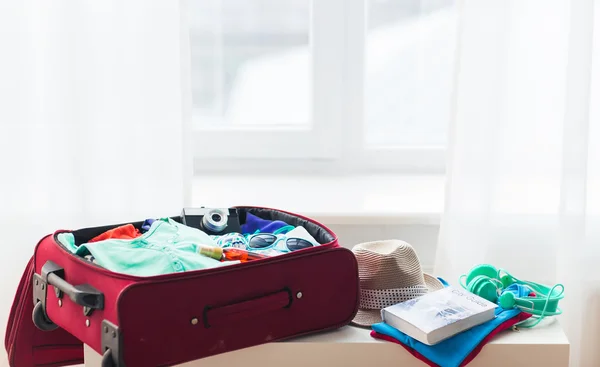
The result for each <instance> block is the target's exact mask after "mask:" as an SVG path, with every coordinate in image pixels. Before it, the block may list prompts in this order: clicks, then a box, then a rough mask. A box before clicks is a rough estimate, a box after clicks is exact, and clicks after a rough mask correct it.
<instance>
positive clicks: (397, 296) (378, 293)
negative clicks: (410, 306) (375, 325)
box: [359, 285, 428, 310]
mask: <svg viewBox="0 0 600 367" xmlns="http://www.w3.org/2000/svg"><path fill="white" fill-rule="evenodd" d="M427 292H428V289H427V287H426V286H424V285H416V286H413V287H406V288H392V289H361V290H360V306H359V307H360V308H362V309H367V310H381V309H382V308H386V307H388V306H392V305H395V304H397V303H400V302H404V301H408V300H410V299H413V298H417V297H420V296H422V295H425V294H427Z"/></svg>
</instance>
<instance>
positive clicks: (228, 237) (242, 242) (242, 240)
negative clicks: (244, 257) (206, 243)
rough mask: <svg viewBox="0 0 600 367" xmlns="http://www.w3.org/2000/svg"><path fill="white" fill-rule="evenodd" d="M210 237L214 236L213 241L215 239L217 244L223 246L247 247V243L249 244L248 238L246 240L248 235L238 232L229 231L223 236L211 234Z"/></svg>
mask: <svg viewBox="0 0 600 367" xmlns="http://www.w3.org/2000/svg"><path fill="white" fill-rule="evenodd" d="M210 238H212V239H213V241H215V244H216V245H217V246H219V247H222V248H226V247H236V248H241V249H245V248H246V245H247V244H248V240H246V237H245V236H244V235H243V234H241V233H237V232H232V233H227V234H224V235H221V236H218V235H212V236H210Z"/></svg>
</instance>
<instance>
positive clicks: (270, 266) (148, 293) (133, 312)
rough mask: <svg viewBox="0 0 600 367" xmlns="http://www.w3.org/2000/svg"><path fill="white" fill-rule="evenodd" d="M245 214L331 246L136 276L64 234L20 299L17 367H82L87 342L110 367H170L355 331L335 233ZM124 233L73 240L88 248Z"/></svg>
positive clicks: (276, 215)
mask: <svg viewBox="0 0 600 367" xmlns="http://www.w3.org/2000/svg"><path fill="white" fill-rule="evenodd" d="M237 209H238V210H240V211H247V212H251V213H253V214H255V215H257V216H259V217H262V218H264V219H271V220H276V219H279V220H283V221H285V222H287V223H289V224H291V225H295V226H299V225H301V226H304V227H305V228H306V229H307V230H308V232H309V233H310V234H311V235H312V236H313V237H314V238H315V239H316V240H317V241H319V242H320V243H322V244H323V245H321V246H317V247H312V248H309V249H303V250H298V251H294V252H291V253H287V254H284V255H279V256H275V257H271V258H267V259H260V260H254V261H250V262H246V263H240V264H235V265H230V266H226V267H220V268H213V269H205V270H197V271H189V272H183V273H173V274H166V275H159V276H152V277H135V276H130V275H124V274H120V273H115V272H112V271H109V270H107V269H104V268H101V267H99V266H97V265H95V264H93V263H91V262H89V261H86V260H84V259H82V258H80V257H78V256H75V255H73V254H71V253H70V252H69V251H67V250H66V249H65V248H63V247H62V245H61V244H59V243H58V241H57V240H56V235H57V234H58V233H60V232H64V231H57V232H56V233H54V234H53V235H48V236H46V237H44V238H43V239H42V240H41V241H40V242H39V243H38V245H37V247H36V250H35V254H34V256H33V258H32V260H31V261H30V262H29V264H28V266H27V269H26V270H25V273H24V274H23V278H22V280H21V283H20V285H19V288H18V290H17V294H16V297H15V300H14V303H13V307H12V309H11V313H10V317H9V322H8V325H7V329H6V338H5V347H6V349H7V352H8V358H9V363H10V365H11V366H13V367H29V366H64V365H71V364H78V363H83V348H82V345H83V344H82V343H86V344H88V345H89V346H91V347H92V348H93V349H94V350H96V351H97V352H98V353H100V354H102V355H103V366H128V367H136V366H143V367H148V366H170V365H174V364H179V363H184V362H187V361H191V360H195V359H199V358H203V357H207V356H211V355H215V354H219V353H224V352H228V351H232V350H236V349H241V348H245V347H250V346H253V345H258V344H262V343H266V342H271V341H276V340H282V339H286V338H290V337H293V336H298V335H302V334H307V333H311V332H316V331H321V330H326V329H333V328H338V327H341V326H343V325H346V324H348V323H349V322H350V321H351V320H352V318H353V317H354V315H355V314H356V312H357V309H358V302H359V295H358V293H359V287H358V269H357V263H356V259H355V258H354V255H353V254H352V252H351V251H349V250H347V249H345V248H342V247H340V246H339V245H338V242H337V238H336V236H335V235H334V233H333V232H331V231H330V230H329V229H327V228H326V227H325V226H323V225H322V224H319V223H317V222H316V221H314V220H311V219H308V218H305V217H302V216H300V215H296V214H292V213H288V212H284V211H280V210H275V209H267V208H257V207H238V208H237ZM173 219H175V220H178V221H180V220H181V218H180V217H174V218H173ZM141 224H142V222H137V223H134V225H136V226H138V227H140V226H141ZM118 225H119V224H116V225H111V226H104V227H96V228H86V229H81V230H77V231H73V233H74V235H75V238H76V240H77V241H78V243H83V242H86V241H87V240H89V239H91V238H92V237H94V236H96V235H98V234H100V233H102V232H104V231H106V230H108V229H111V228H114V227H116V226H118ZM36 325H37V327H36ZM57 325H58V326H57ZM41 329H44V330H41Z"/></svg>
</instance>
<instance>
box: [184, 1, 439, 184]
mask: <svg viewBox="0 0 600 367" xmlns="http://www.w3.org/2000/svg"><path fill="white" fill-rule="evenodd" d="M184 1H185V0H184ZM188 1H189V0H188ZM193 1H197V0H193ZM367 6H368V2H367V1H365V0H327V1H317V0H312V1H311V11H310V46H309V47H310V50H311V52H310V54H311V60H312V65H310V67H311V76H312V85H311V86H312V94H311V99H310V100H311V102H312V106H311V107H312V111H311V112H312V113H311V116H312V121H311V122H312V124H310V125H309V126H307V127H286V126H283V125H282V126H276V127H273V126H267V127H247V128H212V127H202V128H198V123H197V119H198V118H201V117H198V116H194V115H193V109H192V108H191V107H190V108H188V109H187V110H188V111H189V113H190V115H191V117H190V120H191V123H190V124H189V125H190V126H189V129H190V130H191V132H190V138H189V140H188V141H189V143H190V144H191V145H192V146H191V148H190V149H189V150H188V151H189V153H190V154H192V156H193V161H194V162H193V166H194V171H195V172H196V173H203V172H218V173H244V172H248V173H256V172H257V170H258V171H265V170H268V171H269V172H270V173H321V174H322V173H331V174H337V173H340V174H347V173H378V172H395V173H419V174H422V173H436V174H438V173H443V172H444V171H445V155H446V148H445V147H441V146H393V147H383V146H374V147H370V146H368V145H367V144H366V141H365V139H364V129H365V119H364V103H365V95H364V93H365V90H364V85H365V66H366V65H365V58H366V55H365V50H366V33H367V27H366V21H367ZM183 9H184V11H185V7H184V8H183ZM185 29H189V28H187V27H186V28H185ZM184 42H188V44H189V39H188V40H187V41H184ZM188 47H189V46H188ZM188 60H189V58H188ZM188 74H189V73H188ZM188 83H189V82H188ZM190 90H191V88H190ZM190 93H191V91H190ZM194 121H196V123H194ZM290 141H291V142H293V149H290Z"/></svg>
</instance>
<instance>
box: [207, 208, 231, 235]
mask: <svg viewBox="0 0 600 367" xmlns="http://www.w3.org/2000/svg"><path fill="white" fill-rule="evenodd" d="M227 217H228V213H227V211H226V210H225V209H211V210H209V211H208V212H207V213H206V214H205V215H204V217H202V224H201V226H202V228H203V229H205V230H206V231H207V232H209V233H215V234H217V233H221V232H223V231H224V230H225V228H227Z"/></svg>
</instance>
